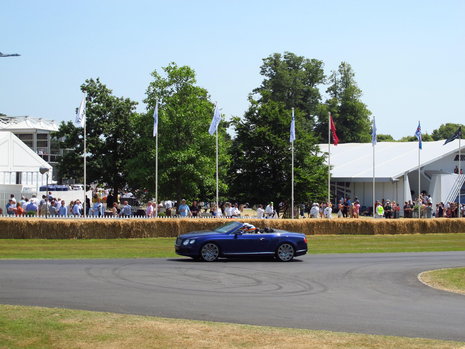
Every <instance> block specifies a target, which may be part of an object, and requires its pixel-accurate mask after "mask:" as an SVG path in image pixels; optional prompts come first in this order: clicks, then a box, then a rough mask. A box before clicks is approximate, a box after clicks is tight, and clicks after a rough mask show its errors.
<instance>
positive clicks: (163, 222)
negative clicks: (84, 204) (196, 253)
mask: <svg viewBox="0 0 465 349" xmlns="http://www.w3.org/2000/svg"><path fill="white" fill-rule="evenodd" d="M230 221H231V220H230V219H169V220H168V219H156V218H155V219H118V220H113V219H111V220H110V219H109V220H98V219H63V220H60V219H48V220H47V219H40V218H32V219H25V218H0V239H124V238H149V237H176V236H178V235H179V234H183V233H187V232H190V231H196V230H209V229H213V228H215V227H217V226H219V225H220V224H223V223H227V222H230ZM238 221H241V222H248V223H251V224H254V225H255V226H257V227H260V228H264V227H271V228H277V229H284V230H288V231H295V232H300V233H305V234H307V235H314V234H318V235H320V234H321V235H330V234H331V235H340V234H348V235H377V234H427V233H465V219H454V218H451V219H392V220H387V219H380V220H371V219H332V220H328V219H296V220H291V219H269V220H264V219H239V220H238Z"/></svg>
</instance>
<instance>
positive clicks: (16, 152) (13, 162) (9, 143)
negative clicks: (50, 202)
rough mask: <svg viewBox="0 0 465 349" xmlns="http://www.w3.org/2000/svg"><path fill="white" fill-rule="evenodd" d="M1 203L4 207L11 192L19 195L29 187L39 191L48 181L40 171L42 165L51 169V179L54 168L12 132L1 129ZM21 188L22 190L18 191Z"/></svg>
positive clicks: (33, 190) (31, 189) (30, 189)
mask: <svg viewBox="0 0 465 349" xmlns="http://www.w3.org/2000/svg"><path fill="white" fill-rule="evenodd" d="M0 154H1V156H0V205H2V206H1V207H4V205H5V198H6V197H7V196H9V194H15V195H18V194H20V193H21V192H23V191H24V189H25V188H27V190H28V191H30V192H36V193H37V192H38V189H39V187H40V186H41V185H45V184H46V182H47V177H46V175H43V174H41V173H40V171H39V169H40V168H41V167H46V168H48V169H49V172H48V176H49V179H51V178H52V171H53V168H52V166H51V165H50V164H48V163H47V162H46V161H45V160H44V159H42V158H41V157H40V156H39V155H37V154H36V153H34V151H33V150H32V149H31V148H29V147H28V146H27V145H26V144H24V143H23V142H22V141H21V140H20V139H19V138H18V137H16V136H15V135H14V134H13V133H12V132H8V131H0ZM19 189H21V191H20V192H19V193H18V191H19Z"/></svg>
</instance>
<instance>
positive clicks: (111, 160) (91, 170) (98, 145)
mask: <svg viewBox="0 0 465 349" xmlns="http://www.w3.org/2000/svg"><path fill="white" fill-rule="evenodd" d="M81 90H82V91H83V92H85V93H86V94H87V106H86V129H87V135H86V138H87V149H86V151H87V154H88V155H87V182H88V183H91V182H98V183H106V184H108V185H109V186H110V187H111V188H113V191H114V192H115V193H118V192H119V190H120V189H122V188H124V187H126V185H127V173H128V171H127V167H126V162H127V160H128V159H129V158H131V157H132V156H133V149H132V144H133V140H134V136H135V134H134V131H133V126H132V124H133V122H134V121H133V120H134V119H135V116H136V113H135V106H136V104H137V103H136V102H133V101H131V100H130V99H128V98H122V97H121V98H117V97H115V96H113V95H112V91H111V90H110V89H109V88H107V87H106V86H105V85H104V84H102V83H101V82H100V79H96V80H94V79H89V80H86V81H85V83H84V84H83V85H81ZM55 137H57V138H59V139H60V146H61V147H62V148H71V149H75V151H74V152H69V153H65V154H64V155H63V157H62V158H61V159H60V160H59V163H58V168H59V173H60V177H61V179H62V178H66V177H68V178H76V179H78V180H82V179H83V161H82V154H83V129H82V128H81V127H78V128H77V127H75V126H74V125H73V124H72V123H71V122H68V123H62V124H61V125H60V129H59V131H58V132H57V133H56V134H55Z"/></svg>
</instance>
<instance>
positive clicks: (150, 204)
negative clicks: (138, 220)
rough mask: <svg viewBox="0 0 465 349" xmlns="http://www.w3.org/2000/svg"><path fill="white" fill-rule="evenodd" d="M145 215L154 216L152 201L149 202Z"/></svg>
mask: <svg viewBox="0 0 465 349" xmlns="http://www.w3.org/2000/svg"><path fill="white" fill-rule="evenodd" d="M145 215H146V216H147V217H153V206H152V201H149V202H147V209H146V210H145Z"/></svg>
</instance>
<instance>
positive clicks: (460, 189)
mask: <svg viewBox="0 0 465 349" xmlns="http://www.w3.org/2000/svg"><path fill="white" fill-rule="evenodd" d="M461 139H462V136H461V135H460V136H459V178H460V177H461V176H462V174H461V172H460V169H461V167H460V165H461V164H460V160H461V159H460V157H461V154H460V145H461V144H460V143H461V142H460V141H461ZM459 183H461V180H459ZM461 191H462V186H460V188H459V207H458V212H457V217H459V218H460V216H461V212H460V211H461V210H460V206H461V203H460V198H461Z"/></svg>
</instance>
